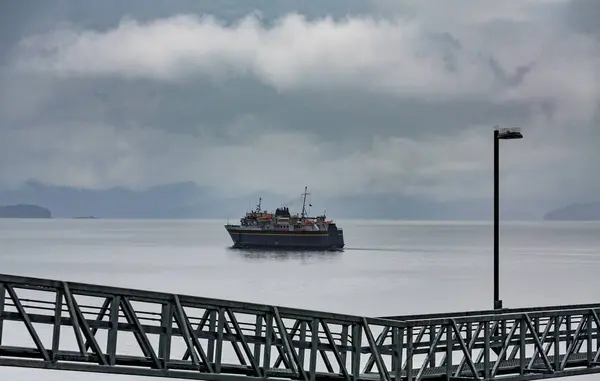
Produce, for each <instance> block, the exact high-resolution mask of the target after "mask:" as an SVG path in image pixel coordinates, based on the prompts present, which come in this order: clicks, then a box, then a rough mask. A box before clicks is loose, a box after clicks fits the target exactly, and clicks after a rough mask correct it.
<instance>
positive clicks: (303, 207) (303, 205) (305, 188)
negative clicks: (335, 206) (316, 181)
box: [301, 187, 310, 218]
mask: <svg viewBox="0 0 600 381" xmlns="http://www.w3.org/2000/svg"><path fill="white" fill-rule="evenodd" d="M307 189H308V187H304V193H302V196H304V200H303V201H302V215H301V216H302V218H306V196H307V195H309V194H310V193H308V192H307Z"/></svg>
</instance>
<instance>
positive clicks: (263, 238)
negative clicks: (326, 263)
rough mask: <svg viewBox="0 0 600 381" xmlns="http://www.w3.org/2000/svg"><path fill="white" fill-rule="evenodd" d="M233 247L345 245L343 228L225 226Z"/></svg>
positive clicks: (320, 247) (332, 247) (319, 247)
mask: <svg viewBox="0 0 600 381" xmlns="http://www.w3.org/2000/svg"><path fill="white" fill-rule="evenodd" d="M225 228H226V229H227V232H228V233H229V236H230V237H231V240H232V241H233V247H236V248H245V249H251V248H257V249H258V248H261V249H289V250H340V249H342V248H343V247H344V233H343V231H342V229H337V228H335V229H330V230H328V231H298V232H291V231H280V230H258V231H257V230H252V229H244V228H240V227H239V226H225Z"/></svg>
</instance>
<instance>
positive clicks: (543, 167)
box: [0, 0, 600, 203]
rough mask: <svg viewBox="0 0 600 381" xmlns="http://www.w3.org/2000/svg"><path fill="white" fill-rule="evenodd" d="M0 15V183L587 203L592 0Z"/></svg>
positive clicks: (60, 5) (597, 50)
mask: <svg viewBox="0 0 600 381" xmlns="http://www.w3.org/2000/svg"><path fill="white" fill-rule="evenodd" d="M1 4H2V5H0V7H2V9H0V49H1V50H0V64H1V65H2V66H1V69H0V70H1V71H0V131H1V135H0V136H1V137H2V138H1V139H0V184H1V185H3V186H9V185H18V184H19V183H22V182H23V181H26V180H28V179H36V180H39V181H42V182H45V183H49V184H60V185H73V186H82V187H92V188H104V187H110V186H115V185H121V186H128V187H134V188H140V187H146V186H149V185H154V184H162V183H167V182H173V181H187V180H192V181H195V182H197V183H198V184H200V185H211V186H216V187H219V188H222V189H223V191H224V192H228V193H232V194H243V193H247V192H252V191H255V190H258V189H265V188H269V189H271V190H272V191H274V192H276V193H286V194H290V193H291V194H294V195H296V194H297V193H299V192H300V191H301V190H302V188H303V186H304V185H308V186H309V187H310V188H311V189H312V190H313V192H321V193H326V194H348V193H370V192H396V193H398V194H404V195H415V194H418V195H425V196H427V197H431V198H435V199H457V198H469V197H489V196H490V195H491V192H492V172H491V168H492V150H491V148H492V130H493V126H494V125H495V124H499V125H501V126H503V127H511V126H518V127H521V128H522V131H523V133H524V135H525V139H523V140H520V141H509V142H502V147H501V167H502V192H503V193H502V195H503V197H506V198H515V199H517V198H519V199H527V198H534V199H540V198H543V199H549V200H554V201H555V202H556V203H562V202H570V201H577V200H589V199H594V198H596V195H597V194H598V193H599V192H600V177H599V176H598V175H597V173H598V170H597V165H598V159H599V158H600V150H599V149H598V143H599V142H600V132H599V126H598V121H599V119H598V113H597V110H598V100H599V97H600V86H599V81H600V76H599V74H600V43H599V40H598V37H599V36H600V34H599V33H598V29H597V27H596V25H595V24H596V22H595V20H597V17H598V16H599V15H600V2H598V1H597V0H589V1H588V0H537V1H533V0H503V1H502V2H489V1H485V2H484V1H468V0H452V1H451V2H443V3H440V2H438V1H428V0H419V1H416V0H414V1H413V0H409V1H404V2H402V1H397V0H395V1H385V0H373V1H368V0H360V1H358V0H356V1H342V0H335V1H334V0H328V1H326V2H325V1H307V0H298V1H285V2H283V1H282V2H272V1H260V0H229V1H214V0H210V1H197V0H193V1H192V0H189V1H188V0H185V1H184V0H181V1H179V0H169V1H157V0H133V1H128V2H119V1H116V0H103V1H96V2H77V3H76V2H68V1H60V0H48V1H44V2H39V1H33V0H20V1H12V2H2V3H1ZM441 4H443V5H441Z"/></svg>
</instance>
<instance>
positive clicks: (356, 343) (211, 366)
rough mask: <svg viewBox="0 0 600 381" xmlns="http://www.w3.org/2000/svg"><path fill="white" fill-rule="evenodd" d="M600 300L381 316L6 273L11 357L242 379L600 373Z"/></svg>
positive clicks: (1, 319)
mask: <svg viewBox="0 0 600 381" xmlns="http://www.w3.org/2000/svg"><path fill="white" fill-rule="evenodd" d="M599 311H600V304H595V305H575V306H557V307H544V308H531V309H518V310H502V311H501V312H500V311H473V312H463V313H454V314H435V315H418V316H394V317H386V318H373V317H362V316H352V315H342V314H335V313H326V312H317V311H307V310H300V309H294V308H288V307H276V306H268V305H261V304H251V303H241V302H233V301H225V300H217V299H208V298H201V297H193V296H186V295H174V294H167V293H160V292H150V291H140V290H130V289H123V288H115V287H105V286H97V285H90V284H82V283H71V282H61V281H55V280H48V279H35V278H24V277H19V276H11V275H2V274H0V366H13V367H25V368H42V369H60V370H72V371H83V372H100V373H113V374H130V375H141V376H154V377H168V378H180V379H195V380H208V381H212V380H214V381H235V380H240V381H241V380H245V381H251V380H275V379H278V380H301V381H316V380H319V381H338V380H340V381H342V380H345V381H362V380H365V381H366V380H381V381H392V380H398V381H399V380H471V379H473V380H501V379H506V380H536V379H542V378H555V377H564V376H574V375H583V374H593V373H598V372H600V366H599V365H598V364H599V362H598V358H599V357H600V320H599V318H598V313H600V312H599Z"/></svg>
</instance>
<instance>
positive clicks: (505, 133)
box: [498, 128, 523, 140]
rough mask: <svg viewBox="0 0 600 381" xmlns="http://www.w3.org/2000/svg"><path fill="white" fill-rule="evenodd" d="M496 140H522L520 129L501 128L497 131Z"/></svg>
mask: <svg viewBox="0 0 600 381" xmlns="http://www.w3.org/2000/svg"><path fill="white" fill-rule="evenodd" d="M498 139H504V140H508V139H523V134H521V129H520V128H501V129H500V130H499V131H498Z"/></svg>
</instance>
